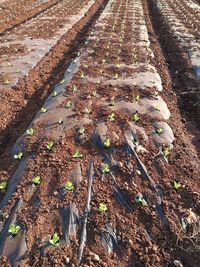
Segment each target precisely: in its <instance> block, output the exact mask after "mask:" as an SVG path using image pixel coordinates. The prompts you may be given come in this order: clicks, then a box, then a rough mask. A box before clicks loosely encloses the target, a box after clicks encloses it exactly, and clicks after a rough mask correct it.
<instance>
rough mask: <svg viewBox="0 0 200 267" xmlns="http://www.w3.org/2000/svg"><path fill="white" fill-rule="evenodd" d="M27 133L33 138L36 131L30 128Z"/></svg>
mask: <svg viewBox="0 0 200 267" xmlns="http://www.w3.org/2000/svg"><path fill="white" fill-rule="evenodd" d="M26 133H27V134H28V135H29V136H32V135H33V134H34V130H33V128H29V129H28V130H27V131H26Z"/></svg>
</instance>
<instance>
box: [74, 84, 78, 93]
mask: <svg viewBox="0 0 200 267" xmlns="http://www.w3.org/2000/svg"><path fill="white" fill-rule="evenodd" d="M77 91H78V88H77V87H76V85H74V86H73V92H74V93H76V92H77Z"/></svg>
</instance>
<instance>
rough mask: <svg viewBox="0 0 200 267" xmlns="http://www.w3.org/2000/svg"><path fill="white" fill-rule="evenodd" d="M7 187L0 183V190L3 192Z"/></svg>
mask: <svg viewBox="0 0 200 267" xmlns="http://www.w3.org/2000/svg"><path fill="white" fill-rule="evenodd" d="M6 187H7V182H1V183H0V190H5V189H6Z"/></svg>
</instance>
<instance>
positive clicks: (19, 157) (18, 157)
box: [14, 152, 23, 160]
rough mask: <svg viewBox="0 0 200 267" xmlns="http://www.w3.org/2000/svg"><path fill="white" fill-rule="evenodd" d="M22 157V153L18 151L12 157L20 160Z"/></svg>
mask: <svg viewBox="0 0 200 267" xmlns="http://www.w3.org/2000/svg"><path fill="white" fill-rule="evenodd" d="M22 157H23V153H22V152H19V153H18V154H16V155H14V159H17V160H21V159H22Z"/></svg>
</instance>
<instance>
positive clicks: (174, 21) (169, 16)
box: [155, 0, 200, 78]
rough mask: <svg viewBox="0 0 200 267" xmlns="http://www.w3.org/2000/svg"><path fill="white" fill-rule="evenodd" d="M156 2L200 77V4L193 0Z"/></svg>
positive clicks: (160, 0) (159, 0)
mask: <svg viewBox="0 0 200 267" xmlns="http://www.w3.org/2000/svg"><path fill="white" fill-rule="evenodd" d="M155 3H156V4H157V7H158V9H159V11H160V13H161V14H162V16H163V18H164V20H165V22H166V23H167V24H168V25H169V27H170V30H171V32H172V34H173V36H174V38H176V40H177V43H178V44H179V45H180V46H181V47H183V48H184V50H185V52H186V53H187V54H188V57H189V58H190V61H191V65H192V67H193V69H194V71H195V73H196V76H197V78H200V47H199V40H200V35H199V32H200V6H199V5H197V4H195V3H194V2H193V1H176V2H174V1H171V0H169V1H162V0H158V1H155Z"/></svg>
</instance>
